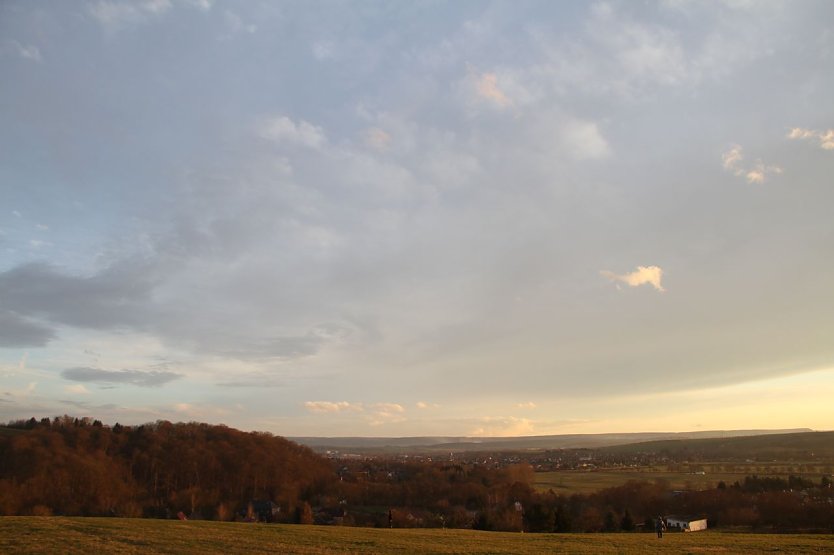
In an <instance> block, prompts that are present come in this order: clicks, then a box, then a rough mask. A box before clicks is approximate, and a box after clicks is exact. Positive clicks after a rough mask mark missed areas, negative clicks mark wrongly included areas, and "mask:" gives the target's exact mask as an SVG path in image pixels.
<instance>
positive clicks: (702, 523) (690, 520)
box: [666, 515, 707, 532]
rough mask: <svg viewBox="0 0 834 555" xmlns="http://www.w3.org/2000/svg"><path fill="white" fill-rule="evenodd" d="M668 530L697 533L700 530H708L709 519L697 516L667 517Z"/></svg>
mask: <svg viewBox="0 0 834 555" xmlns="http://www.w3.org/2000/svg"><path fill="white" fill-rule="evenodd" d="M666 529H667V530H669V531H670V532H697V531H698V530H706V529H707V519H706V518H704V517H697V516H696V517H691V516H679V515H672V516H667V517H666Z"/></svg>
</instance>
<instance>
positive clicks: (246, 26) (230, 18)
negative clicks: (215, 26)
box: [223, 10, 258, 35]
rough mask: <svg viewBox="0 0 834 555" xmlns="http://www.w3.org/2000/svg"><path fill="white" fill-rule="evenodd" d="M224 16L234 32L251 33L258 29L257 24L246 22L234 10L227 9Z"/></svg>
mask: <svg viewBox="0 0 834 555" xmlns="http://www.w3.org/2000/svg"><path fill="white" fill-rule="evenodd" d="M223 16H224V18H225V19H226V25H227V26H228V27H229V30H230V31H231V32H232V34H235V33H240V32H245V33H249V34H250V35H251V34H253V33H255V31H257V30H258V27H257V26H256V25H255V24H253V23H245V22H244V21H243V19H241V17H240V16H239V15H237V14H236V13H234V12H230V11H228V10H227V11H226V12H225V13H224V14H223Z"/></svg>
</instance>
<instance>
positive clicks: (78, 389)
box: [64, 383, 90, 395]
mask: <svg viewBox="0 0 834 555" xmlns="http://www.w3.org/2000/svg"><path fill="white" fill-rule="evenodd" d="M64 391H66V392H67V393H76V394H78V395H87V394H89V393H90V390H89V389H87V388H86V387H85V386H84V384H80V383H79V384H73V385H67V386H65V387H64Z"/></svg>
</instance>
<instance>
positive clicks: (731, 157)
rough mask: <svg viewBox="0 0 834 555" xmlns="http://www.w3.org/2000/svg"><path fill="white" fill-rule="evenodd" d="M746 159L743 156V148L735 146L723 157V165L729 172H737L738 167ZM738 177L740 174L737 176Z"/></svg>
mask: <svg viewBox="0 0 834 555" xmlns="http://www.w3.org/2000/svg"><path fill="white" fill-rule="evenodd" d="M743 158H744V157H743V156H742V154H741V146H739V145H733V146H731V147H730V150H728V151H727V152H725V153H724V154H722V155H721V161H722V165H723V166H724V169H725V170H727V171H731V172H735V171H736V168H737V166H738V165H739V164H740V163H741V161H742V159H743ZM737 175H738V174H737Z"/></svg>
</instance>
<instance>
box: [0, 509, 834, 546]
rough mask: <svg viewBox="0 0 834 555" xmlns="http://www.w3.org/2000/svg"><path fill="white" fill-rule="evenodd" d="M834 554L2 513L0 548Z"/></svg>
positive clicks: (787, 539)
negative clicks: (28, 515)
mask: <svg viewBox="0 0 834 555" xmlns="http://www.w3.org/2000/svg"><path fill="white" fill-rule="evenodd" d="M96 552H99V553H201V554H203V553H205V554H210V553H223V554H231V553H299V554H326V553H383V554H384V553H400V554H423V553H437V554H446V553H450V554H451V553H460V554H463V553H466V554H499V553H508V554H509V553H512V554H533V553H557V552H558V553H589V554H590V553H594V554H598V553H623V554H628V553H635V554H637V553H669V552H674V553H764V552H778V553H831V552H834V536H832V535H819V536H815V535H787V534H786V535H769V534H739V533H729V532H714V531H707V532H697V533H693V534H666V535H665V536H664V537H663V539H662V540H658V539H657V538H655V537H654V535H653V534H510V533H500V532H477V531H473V530H437V529H432V530H388V529H374V528H342V527H325V526H291V525H277V524H272V525H267V524H243V523H226V522H198V521H190V522H179V521H171V520H139V519H117V518H63V517H0V553H27V554H29V553H32V554H39V553H44V554H46V553H49V554H53V553H67V554H72V553H84V554H88V553H96Z"/></svg>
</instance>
